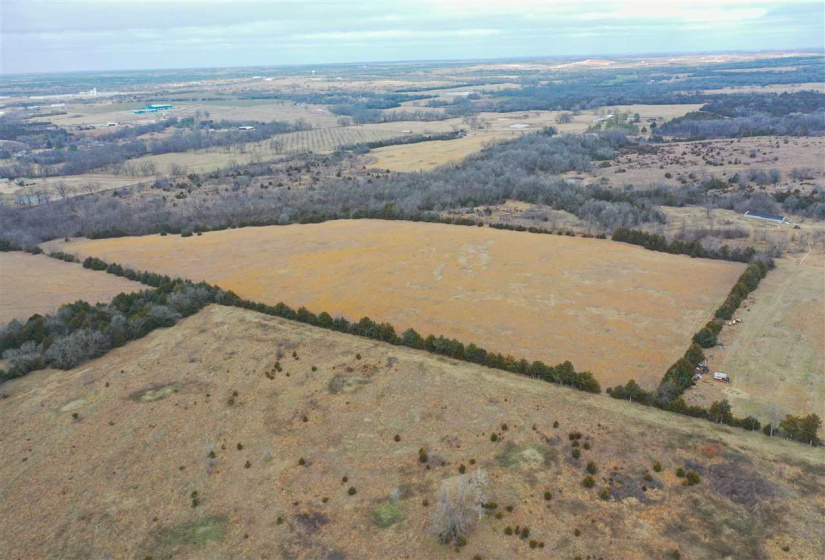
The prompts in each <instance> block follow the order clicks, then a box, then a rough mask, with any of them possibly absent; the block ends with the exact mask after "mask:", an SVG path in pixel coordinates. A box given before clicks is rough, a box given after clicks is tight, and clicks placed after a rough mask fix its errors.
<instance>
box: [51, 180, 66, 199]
mask: <svg viewBox="0 0 825 560" xmlns="http://www.w3.org/2000/svg"><path fill="white" fill-rule="evenodd" d="M54 190H56V191H57V194H59V195H60V198H64V199H65V198H66V195H67V194H68V193H69V187H68V185H66V182H65V181H58V182H57V183H55V184H54Z"/></svg>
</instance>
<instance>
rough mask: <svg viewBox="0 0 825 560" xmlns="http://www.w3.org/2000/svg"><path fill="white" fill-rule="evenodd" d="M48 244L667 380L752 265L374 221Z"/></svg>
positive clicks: (623, 375)
mask: <svg viewBox="0 0 825 560" xmlns="http://www.w3.org/2000/svg"><path fill="white" fill-rule="evenodd" d="M50 248H59V249H60V250H64V251H68V252H73V253H78V254H80V255H83V256H84V257H85V256H88V255H94V256H97V257H100V258H102V259H104V260H106V261H108V262H117V263H121V264H123V265H128V266H132V267H134V268H138V269H145V270H151V271H153V272H160V273H165V274H170V275H180V276H182V277H185V278H190V279H193V280H202V279H203V280H207V281H209V282H213V283H216V284H218V285H220V286H221V287H223V288H226V289H231V290H233V291H235V292H237V293H238V294H240V295H242V296H245V297H249V298H251V299H254V300H257V301H262V302H266V303H270V304H275V303H278V302H279V301H284V302H285V303H287V304H289V305H291V306H293V307H298V306H301V305H305V306H307V307H308V308H309V309H310V310H313V311H315V312H320V311H323V310H325V311H328V312H330V313H332V314H340V315H343V316H345V317H347V318H349V319H350V320H353V319H354V320H357V319H359V318H360V317H362V316H365V315H366V316H369V317H371V318H372V319H373V320H377V321H388V322H390V323H392V324H394V325H396V327H397V328H401V329H405V328H407V327H414V328H416V329H417V330H418V331H419V332H421V333H422V334H424V335H427V334H435V335H438V334H444V335H446V336H449V337H455V338H458V339H459V340H462V341H464V342H475V343H476V344H480V345H482V346H484V347H486V348H488V349H489V350H494V351H499V352H506V353H512V354H513V355H515V356H519V357H521V356H523V357H526V358H527V359H528V360H535V359H540V360H543V361H545V362H548V363H553V364H555V363H557V362H561V361H564V360H571V361H572V362H573V363H574V365H575V366H576V367H577V368H579V369H583V370H584V369H586V370H591V371H593V373H594V374H595V375H596V377H597V378H598V379H599V380H600V381H601V382H602V383H606V384H613V383H615V382H624V381H626V380H627V379H630V378H636V379H637V380H638V381H640V382H643V383H645V384H646V385H651V384H654V383H656V382H658V381H659V379H660V378H661V376H662V374H663V372H664V370H665V369H666V368H667V366H669V365H670V364H671V363H672V362H673V361H675V359H676V358H677V357H679V356H680V355H681V354H682V353H683V352H684V350H685V348H686V347H687V345H688V344H689V341H690V337H691V336H692V334H693V333H694V332H695V331H696V330H697V329H698V328H699V326H701V325H702V324H704V322H705V321H707V320H708V319H709V318H710V317H711V316H712V312H713V309H715V308H716V307H717V306H718V305H719V304H720V303H721V302H722V300H724V298H725V296H726V295H727V293H728V291H729V290H730V287H731V286H732V285H733V283H734V282H735V280H736V278H737V277H738V275H739V274H740V273H741V271H742V269H743V265H740V264H734V263H725V262H719V261H707V260H699V259H690V258H688V257H684V256H674V255H668V254H663V253H654V252H651V251H646V250H644V249H641V248H639V247H633V246H630V245H625V244H617V243H613V242H611V241H604V240H595V239H581V238H568V237H564V238H562V237H557V236H544V235H535V234H527V233H516V232H508V231H498V230H492V229H489V228H476V227H458V226H447V225H441V224H422V223H412V222H386V221H378V220H357V221H336V222H327V223H324V224H317V225H293V226H286V227H277V226H275V227H265V228H249V229H241V230H229V231H224V232H214V233H207V234H204V235H203V236H202V237H193V238H181V237H179V236H167V237H160V236H148V237H139V238H122V239H108V240H97V241H88V240H81V241H73V242H71V243H70V244H68V245H67V244H65V243H63V242H55V243H52V244H50Z"/></svg>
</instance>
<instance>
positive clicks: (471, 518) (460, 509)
mask: <svg viewBox="0 0 825 560" xmlns="http://www.w3.org/2000/svg"><path fill="white" fill-rule="evenodd" d="M486 485H487V477H486V474H485V473H484V471H482V470H478V471H474V472H472V473H468V474H464V475H461V476H457V477H453V478H448V479H447V480H445V481H444V482H443V483H442V484H441V488H440V489H439V491H438V503H437V504H436V508H435V512H434V514H433V518H432V525H431V528H430V531H431V532H432V533H433V534H435V535H438V538H439V539H440V540H441V542H442V543H445V544H448V543H451V542H460V541H461V540H462V539H463V538H464V535H466V534H467V533H468V532H469V531H470V530H472V528H473V526H474V525H475V524H476V522H477V521H478V520H479V519H481V514H482V512H483V504H484V503H485V501H486V495H485V487H486Z"/></svg>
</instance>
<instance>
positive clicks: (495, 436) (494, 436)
mask: <svg viewBox="0 0 825 560" xmlns="http://www.w3.org/2000/svg"><path fill="white" fill-rule="evenodd" d="M490 441H498V434H491V435H490Z"/></svg>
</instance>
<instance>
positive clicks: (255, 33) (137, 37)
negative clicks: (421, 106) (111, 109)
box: [0, 0, 825, 74]
mask: <svg viewBox="0 0 825 560" xmlns="http://www.w3.org/2000/svg"><path fill="white" fill-rule="evenodd" d="M0 31H1V32H2V33H1V34H0V48H2V51H1V52H0V64H1V65H2V67H0V74H13V73H30V72H60V71H66V72H68V71H79V70H138V69H160V68H190V67H224V66H259V65H287V64H316V63H336V62H375V61H399V60H456V59H461V60H463V59H491V58H520V57H525V58H526V57H542V56H548V57H550V56H593V55H599V54H603V55H610V54H651V53H688V52H711V51H753V50H784V49H817V50H822V49H823V47H825V2H822V1H821V0H816V1H813V2H803V3H791V2H766V3H761V2H753V1H749V2H745V1H742V2H718V1H706V2H672V3H671V2H666V1H659V2H599V3H595V2H593V3H590V2H576V3H572V2H551V1H544V2H539V1H528V0H507V1H504V2H486V1H484V0H475V1H472V2H469V1H450V0H440V1H432V2H426V1H411V2H404V1H401V0H394V1H393V0H361V1H324V2H309V1H304V2H299V1H284V2H281V1H274V0H273V1H264V0H258V1H246V2H237V1H236V2H228V1H218V0H215V1H203V0H201V1H197V0H191V1H190V0H174V1H172V0H143V1H141V2H135V1H131V0H108V1H104V0H96V1H93V0H63V1H54V0H0Z"/></svg>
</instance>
